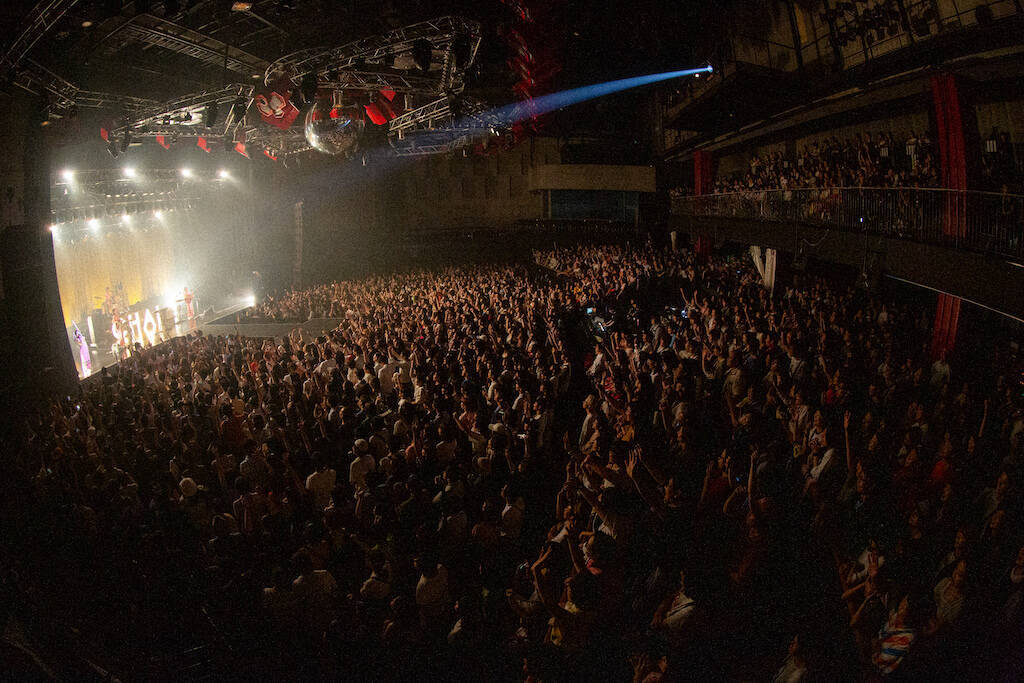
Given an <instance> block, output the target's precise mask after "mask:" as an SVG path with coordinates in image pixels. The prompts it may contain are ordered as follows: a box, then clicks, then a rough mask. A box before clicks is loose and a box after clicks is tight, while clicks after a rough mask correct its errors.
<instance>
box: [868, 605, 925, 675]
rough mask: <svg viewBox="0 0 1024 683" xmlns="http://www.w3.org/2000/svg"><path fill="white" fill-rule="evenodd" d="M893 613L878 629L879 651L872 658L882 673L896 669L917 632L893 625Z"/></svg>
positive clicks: (888, 672)
mask: <svg viewBox="0 0 1024 683" xmlns="http://www.w3.org/2000/svg"><path fill="white" fill-rule="evenodd" d="M894 620H895V615H893V617H891V618H890V619H889V621H888V622H887V623H886V624H885V625H884V626H882V628H881V629H880V630H879V631H878V644H879V648H880V649H879V651H878V654H876V655H875V656H874V657H873V658H872V660H873V661H874V663H875V668H877V669H878V671H879V672H880V673H882V674H890V673H892V672H893V671H895V670H896V667H898V666H899V665H900V662H901V661H903V658H904V657H906V656H907V652H908V651H909V650H910V645H911V644H912V643H913V642H914V638H915V637H916V636H917V633H916V632H915V631H914V630H913V629H909V628H902V627H898V626H895V625H893V623H892V622H893V621H894Z"/></svg>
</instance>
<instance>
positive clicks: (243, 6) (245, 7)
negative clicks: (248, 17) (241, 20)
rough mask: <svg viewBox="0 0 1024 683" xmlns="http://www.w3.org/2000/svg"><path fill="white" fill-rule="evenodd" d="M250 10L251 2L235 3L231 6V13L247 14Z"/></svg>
mask: <svg viewBox="0 0 1024 683" xmlns="http://www.w3.org/2000/svg"><path fill="white" fill-rule="evenodd" d="M251 9H252V3H251V2H236V3H234V4H232V5H231V11H232V12H248V11H249V10H251Z"/></svg>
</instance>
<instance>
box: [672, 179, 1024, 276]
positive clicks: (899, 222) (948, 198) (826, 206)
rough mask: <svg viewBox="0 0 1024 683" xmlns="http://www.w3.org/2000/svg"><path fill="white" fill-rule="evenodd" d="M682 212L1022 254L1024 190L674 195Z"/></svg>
mask: <svg viewBox="0 0 1024 683" xmlns="http://www.w3.org/2000/svg"><path fill="white" fill-rule="evenodd" d="M672 213H673V214H676V215H682V216H704V217H719V218H742V219H748V220H756V221H771V222H790V223H802V224H807V225H814V226H819V227H825V228H838V229H840V230H846V231H852V232H860V233H869V234H874V235H880V236H884V237H894V238H898V239H906V240H913V241H917V242H924V243H927V244H936V245H940V246H944V247H952V248H955V249H965V250H969V251H976V252H982V253H990V254H998V255H1000V256H1006V257H1011V258H1020V257H1022V256H1024V195H1016V194H1001V193H996V192H969V191H961V190H941V189H920V188H861V187H840V188H829V189H796V190H763V191H743V192H727V193H722V194H709V195H699V196H690V197H676V198H673V199H672Z"/></svg>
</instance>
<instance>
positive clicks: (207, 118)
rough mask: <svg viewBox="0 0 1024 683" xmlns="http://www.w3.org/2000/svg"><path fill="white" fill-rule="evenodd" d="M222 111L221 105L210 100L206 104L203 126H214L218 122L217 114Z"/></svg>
mask: <svg viewBox="0 0 1024 683" xmlns="http://www.w3.org/2000/svg"><path fill="white" fill-rule="evenodd" d="M219 113H220V105H219V104H217V103H216V102H210V103H209V104H208V105H206V111H205V112H204V114H203V126H204V127H206V128H213V127H214V125H216V123H217V114H219Z"/></svg>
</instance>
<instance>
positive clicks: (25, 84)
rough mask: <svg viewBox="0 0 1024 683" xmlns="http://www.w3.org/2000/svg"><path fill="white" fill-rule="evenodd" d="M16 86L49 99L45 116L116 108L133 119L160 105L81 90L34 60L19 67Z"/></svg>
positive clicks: (15, 81) (154, 102) (125, 96)
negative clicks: (82, 110) (82, 109)
mask: <svg viewBox="0 0 1024 683" xmlns="http://www.w3.org/2000/svg"><path fill="white" fill-rule="evenodd" d="M14 84H15V85H17V86H18V87H19V88H22V89H23V90H26V91H28V92H30V93H33V94H35V95H40V96H44V95H45V96H46V98H47V99H48V100H49V103H48V104H47V107H46V113H47V114H54V115H57V116H63V115H65V114H67V113H68V112H69V111H70V110H71V109H72V108H73V107H76V106H77V107H86V108H89V109H117V110H119V111H120V112H123V113H125V114H126V115H128V116H132V115H134V114H137V113H138V112H140V111H142V110H144V109H147V108H151V107H154V106H157V105H158V104H159V103H158V102H157V101H156V100H148V99H144V98H141V97H130V96H128V95H114V94H111V93H103V92H95V91H90V90H81V89H79V87H78V86H77V85H75V84H74V83H71V82H69V81H66V80H64V79H63V78H61V77H60V76H58V75H57V74H55V73H53V72H52V71H50V70H49V69H47V68H46V67H44V66H42V65H41V64H38V63H36V62H35V61H33V60H31V59H26V60H25V61H24V62H23V63H22V64H21V65H20V66H19V67H18V70H17V73H16V74H15V78H14Z"/></svg>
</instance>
